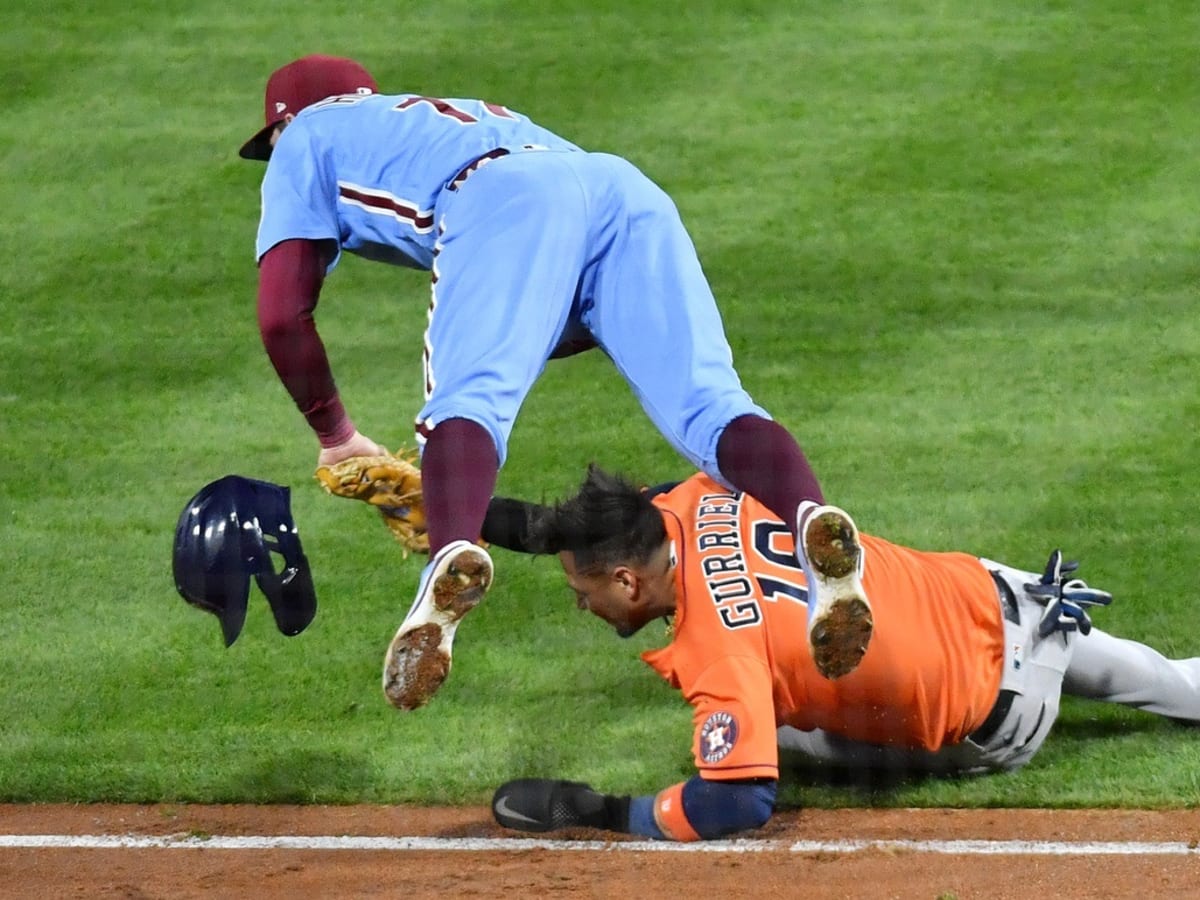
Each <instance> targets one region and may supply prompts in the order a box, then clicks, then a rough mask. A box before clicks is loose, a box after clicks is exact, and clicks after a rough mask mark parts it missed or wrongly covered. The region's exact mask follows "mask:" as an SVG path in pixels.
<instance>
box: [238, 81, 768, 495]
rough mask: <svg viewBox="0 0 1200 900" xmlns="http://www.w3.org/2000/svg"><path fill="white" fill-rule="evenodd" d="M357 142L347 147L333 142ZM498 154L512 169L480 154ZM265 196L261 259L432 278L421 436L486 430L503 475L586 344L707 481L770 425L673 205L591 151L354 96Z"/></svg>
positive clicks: (393, 100) (288, 157)
mask: <svg viewBox="0 0 1200 900" xmlns="http://www.w3.org/2000/svg"><path fill="white" fill-rule="evenodd" d="M347 133H352V134H353V135H354V140H353V141H346V140H344V139H339V136H341V135H344V134H347ZM496 150H504V151H507V153H506V154H505V155H499V154H497V155H496V156H494V157H488V156H485V155H484V154H487V153H489V152H491V151H496ZM481 159H482V160H484V161H485V162H484V163H483V164H479V165H478V167H477V168H475V169H474V170H472V171H470V172H469V173H468V174H466V175H464V176H462V177H461V178H460V179H459V183H458V184H455V183H454V182H455V179H456V176H458V173H460V172H462V171H464V170H465V169H467V167H468V166H470V165H471V164H472V163H475V162H476V161H477V160H481ZM262 197H263V206H262V210H263V212H262V221H261V223H260V226H259V232H258V255H259V257H261V256H262V255H263V254H264V253H266V252H267V251H268V250H270V249H271V248H272V247H274V246H275V245H276V244H278V243H280V242H281V241H284V240H288V239H292V238H308V239H313V240H319V239H322V238H330V239H334V240H336V241H337V242H338V245H339V247H340V250H345V251H348V252H351V253H355V254H360V255H362V256H365V257H368V258H371V259H383V260H387V261H391V262H395V263H398V264H401V265H410V266H415V267H419V268H422V269H430V268H432V269H434V272H435V275H436V282H435V284H434V287H433V301H432V308H431V311H430V313H431V314H430V327H429V335H428V341H427V358H426V383H427V386H428V397H427V399H426V404H425V407H424V409H422V410H421V412H420V414H419V415H418V417H417V418H418V422H419V423H420V424H421V425H423V426H424V427H425V428H430V429H431V428H433V427H435V426H436V424H437V423H438V422H439V421H442V420H444V419H447V418H452V417H453V418H459V417H462V418H468V419H471V420H472V421H475V422H478V423H479V424H481V425H483V426H484V427H485V428H487V430H488V432H489V433H490V434H491V436H492V440H493V441H494V442H495V444H496V448H497V451H498V453H499V455H500V462H501V464H502V465H503V462H504V459H505V455H506V448H507V445H508V438H509V435H510V433H511V431H512V427H513V422H514V420H515V419H516V415H517V410H518V409H519V407H520V405H521V402H522V401H523V400H524V399H525V396H526V394H527V393H528V392H529V390H530V388H531V387H532V386H533V383H534V381H535V380H536V379H537V377H538V375H539V374H540V373H541V371H542V369H543V367H544V365H545V362H546V360H547V359H549V358H550V356H551V355H552V354H553V352H554V350H555V348H556V347H557V346H558V343H559V341H560V339H562V338H563V336H564V334H566V335H568V336H569V335H571V334H579V333H581V332H580V329H581V328H582V330H583V331H585V332H586V333H587V334H589V335H591V336H592V338H593V339H594V340H595V341H596V343H597V344H598V345H599V346H600V347H602V348H603V349H604V351H605V352H606V353H607V354H608V356H609V357H610V358H611V359H612V360H613V362H614V363H615V364H616V366H617V368H618V369H619V370H620V371H621V374H622V375H624V377H625V379H626V380H627V381H628V382H629V384H630V386H631V387H632V388H633V389H634V391H635V392H636V393H637V395H638V399H639V400H640V401H641V402H642V405H643V406H644V408H645V409H646V412H647V413H648V414H649V415H650V417H651V418H652V419H653V420H654V423H655V424H656V425H657V426H658V427H659V429H660V430H661V431H662V432H663V434H664V435H665V436H666V437H667V439H668V440H669V441H671V443H672V444H673V445H674V446H675V448H676V449H677V450H679V452H680V453H682V454H684V455H685V456H686V457H687V458H688V459H689V460H691V461H692V462H693V463H694V464H695V465H696V466H698V467H700V468H702V469H704V470H705V471H707V472H710V473H713V474H717V475H719V470H718V468H717V464H716V445H717V438H718V436H719V435H720V432H721V429H722V428H723V427H724V426H725V425H726V424H727V423H728V422H730V421H732V420H733V419H734V418H736V417H738V416H740V415H746V414H755V415H759V416H764V417H765V416H766V412H765V410H763V409H762V408H760V407H759V406H757V405H756V404H754V403H753V402H752V401H751V399H750V397H749V396H748V395H747V394H746V392H745V391H744V390H743V389H742V387H741V384H740V382H739V380H738V377H737V374H736V373H735V372H734V369H733V362H732V354H731V353H730V350H729V346H728V344H727V343H726V341H725V339H724V331H723V328H722V324H721V319H720V316H719V314H718V312H717V306H716V302H715V301H714V299H713V296H712V292H711V291H710V289H709V287H708V283H707V282H706V280H705V278H704V273H703V272H702V271H701V268H700V264H699V261H698V260H697V258H696V253H695V249H694V248H693V246H692V243H691V240H690V238H689V237H688V235H687V232H686V231H685V230H684V227H683V224H682V223H681V222H680V220H679V216H678V214H677V212H676V210H675V206H674V204H673V203H672V202H671V200H670V198H669V197H667V195H666V194H665V193H663V191H662V190H661V189H660V188H658V187H657V186H656V185H655V184H654V183H653V182H651V181H650V180H649V179H648V178H647V177H646V176H645V175H643V174H642V173H641V172H639V171H638V170H637V169H636V168H635V167H634V166H633V165H631V164H630V163H628V162H626V161H625V160H623V159H621V158H619V157H616V156H610V155H608V154H604V153H584V152H581V151H580V150H579V148H578V147H576V146H575V145H574V144H572V143H570V142H569V141H566V140H563V139H562V138H560V137H558V136H556V135H554V134H552V133H551V132H549V131H547V130H546V129H544V128H541V127H540V126H538V125H535V124H533V123H532V122H530V121H529V120H528V119H526V118H525V117H524V116H521V115H518V114H517V113H514V112H511V111H509V110H506V109H504V108H503V107H499V106H494V105H490V104H486V103H483V102H480V101H478V100H445V99H437V100H431V99H426V98H422V97H416V96H413V95H396V96H387V95H381V94H368V95H350V96H344V97H335V98H332V99H330V100H325V101H323V102H318V103H315V104H313V105H312V106H309V107H307V108H306V109H304V110H303V111H302V112H300V113H299V114H298V115H297V116H296V118H295V121H293V122H292V123H291V124H290V125H289V126H288V128H287V130H286V131H285V132H284V133H283V134H282V135H281V136H280V138H279V141H278V143H277V145H276V147H275V151H274V154H273V156H272V159H271V164H270V165H269V166H268V167H267V174H266V177H265V178H264V179H263V185H262ZM339 257H340V253H339V254H338V256H335V257H334V259H333V260H332V261H331V262H330V264H329V268H330V269H332V268H333V266H335V265H336V264H337V261H338V258H339Z"/></svg>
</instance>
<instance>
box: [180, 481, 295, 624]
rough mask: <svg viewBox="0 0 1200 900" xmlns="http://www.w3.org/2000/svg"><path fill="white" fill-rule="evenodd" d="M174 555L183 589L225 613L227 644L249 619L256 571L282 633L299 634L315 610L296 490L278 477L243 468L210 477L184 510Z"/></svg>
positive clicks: (222, 615)
mask: <svg viewBox="0 0 1200 900" xmlns="http://www.w3.org/2000/svg"><path fill="white" fill-rule="evenodd" d="M272 554H278V555H279V556H280V557H282V563H281V564H280V565H277V564H276V562H275V559H274V557H273V556H272ZM173 563H174V570H175V587H176V588H177V589H178V590H179V594H180V596H182V597H183V599H184V600H186V601H187V602H188V603H190V604H192V605H193V606H198V607H199V608H200V609H204V610H207V611H208V612H211V613H213V614H214V615H216V617H217V618H218V619H220V620H221V633H222V634H223V635H224V636H225V646H226V647H228V646H230V645H232V644H233V642H234V641H235V640H237V636H238V635H239V634H240V633H241V631H242V625H243V624H244V623H245V621H246V604H247V601H248V600H249V598H250V576H251V575H253V576H254V578H255V580H256V581H257V582H258V586H259V588H260V589H261V590H262V592H263V593H264V594H266V596H267V600H268V601H269V602H270V604H271V611H272V612H273V613H274V614H275V624H276V625H277V626H278V627H279V630H280V631H281V632H283V633H284V634H286V635H288V636H292V635H296V634H299V633H300V632H302V631H303V630H304V629H305V628H307V627H308V623H309V622H311V621H312V620H313V616H315V615H316V614H317V595H316V590H315V589H314V587H313V581H312V572H311V571H310V570H309V567H308V559H307V558H306V557H305V555H304V550H303V549H302V548H301V546H300V535H299V534H297V532H296V524H295V522H293V521H292V510H291V492H290V491H289V490H288V489H287V488H286V487H283V486H281V485H278V484H271V483H270V482H268V481H257V480H255V479H253V478H243V477H242V476H241V475H226V476H225V477H224V478H220V479H218V480H217V481H213V482H211V483H209V484H207V485H205V486H204V487H203V488H201V489H200V491H199V493H197V494H196V496H194V497H193V498H192V499H191V500H189V501H188V503H187V506H185V507H184V508H183V512H182V513H180V515H179V524H178V525H176V526H175V551H174V556H173Z"/></svg>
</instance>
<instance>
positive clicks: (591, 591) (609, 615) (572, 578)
mask: <svg viewBox="0 0 1200 900" xmlns="http://www.w3.org/2000/svg"><path fill="white" fill-rule="evenodd" d="M558 558H559V561H560V562H561V563H562V567H563V572H565V573H566V576H567V585H568V586H569V587H570V588H571V590H572V591H574V592H575V605H576V606H578V607H579V608H580V609H583V610H587V611H588V612H590V613H591V614H592V615H594V616H597V617H599V618H601V619H603V620H604V621H605V622H607V623H608V624H609V625H611V626H612V627H613V628H615V629H616V631H617V634H619V635H620V636H621V637H629V636H630V635H632V634H635V633H636V632H637V631H638V629H640V628H641V627H642V626H643V625H645V624H646V622H647V621H648V620H649V619H648V617H647V616H645V615H644V614H643V613H644V608H645V604H641V603H638V602H637V598H638V587H639V583H638V579H637V576H636V575H635V574H634V573H633V572H632V571H631V570H629V569H628V568H626V567H624V566H618V567H617V568H616V569H614V570H613V571H611V572H603V573H582V572H580V571H579V569H578V568H577V567H576V566H575V554H574V553H571V552H570V551H569V550H564V551H563V552H562V553H560V554H558Z"/></svg>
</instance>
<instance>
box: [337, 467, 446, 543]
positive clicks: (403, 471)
mask: <svg viewBox="0 0 1200 900" xmlns="http://www.w3.org/2000/svg"><path fill="white" fill-rule="evenodd" d="M417 462H418V456H417V451H416V450H412V449H408V448H404V447H401V448H400V449H399V450H397V451H396V453H395V455H391V454H388V455H385V456H352V457H350V458H349V459H344V460H342V461H341V462H339V463H335V464H334V465H332V466H318V467H317V471H316V479H317V481H319V482H321V486H322V487H323V488H325V490H326V491H327V492H328V493H330V494H335V495H337V496H338V497H347V498H349V499H351V500H362V501H364V502H365V503H369V504H371V505H372V506H374V507H376V508H378V509H379V514H380V515H381V516H382V517H383V522H384V524H385V525H387V527H388V528H389V529H390V530H391V532H392V535H393V536H394V537H395V538H396V540H397V541H399V542H400V545H401V546H402V547H403V548H404V555H405V556H407V555H408V552H409V551H410V550H411V551H412V552H414V553H428V552H429V535H428V534H427V533H426V530H425V504H424V498H423V495H422V493H421V470H420V469H419V468H417Z"/></svg>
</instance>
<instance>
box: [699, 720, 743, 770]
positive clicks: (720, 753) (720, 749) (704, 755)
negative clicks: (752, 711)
mask: <svg viewBox="0 0 1200 900" xmlns="http://www.w3.org/2000/svg"><path fill="white" fill-rule="evenodd" d="M737 739H738V727H737V719H735V718H734V717H733V716H732V714H730V713H727V712H715V713H713V714H712V715H711V716H709V717H708V718H707V719H705V720H704V724H703V725H702V726H701V728H700V758H701V759H703V760H704V761H705V762H706V763H719V762H720V761H721V760H723V759H724V758H725V757H727V756H728V755H729V754H730V752H731V751H732V750H733V745H734V744H736V743H737Z"/></svg>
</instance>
